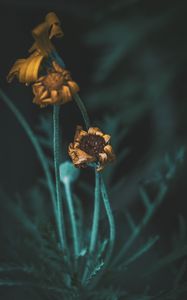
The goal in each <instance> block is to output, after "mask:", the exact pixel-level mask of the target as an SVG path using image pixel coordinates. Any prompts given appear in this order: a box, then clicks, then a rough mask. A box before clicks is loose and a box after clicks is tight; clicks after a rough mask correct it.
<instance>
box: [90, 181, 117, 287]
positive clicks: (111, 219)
mask: <svg viewBox="0 0 187 300" xmlns="http://www.w3.org/2000/svg"><path fill="white" fill-rule="evenodd" d="M101 195H102V199H103V203H104V206H105V210H106V213H107V217H108V221H109V226H110V238H109V249H108V251H107V254H106V258H105V261H104V267H103V269H102V270H101V271H100V273H99V274H98V275H97V277H96V278H95V280H94V281H93V283H92V288H93V287H95V285H96V284H97V282H98V281H99V279H100V278H101V276H102V274H103V272H104V271H105V270H106V267H107V265H108V263H109V262H110V258H111V255H112V252H113V249H114V242H115V235H116V234H115V223H114V217H113V213H112V209H111V207H110V201H109V197H108V193H107V189H106V186H105V183H104V180H103V178H102V177H101Z"/></svg>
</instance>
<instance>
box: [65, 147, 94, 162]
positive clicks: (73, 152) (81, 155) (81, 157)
mask: <svg viewBox="0 0 187 300" xmlns="http://www.w3.org/2000/svg"><path fill="white" fill-rule="evenodd" d="M68 153H69V155H70V157H71V159H72V161H73V164H74V165H75V166H81V165H83V164H87V163H91V162H94V161H95V160H96V159H95V157H93V156H91V155H89V154H87V153H86V152H84V151H82V150H80V149H79V148H75V147H74V144H73V143H71V144H70V146H69V149H68Z"/></svg>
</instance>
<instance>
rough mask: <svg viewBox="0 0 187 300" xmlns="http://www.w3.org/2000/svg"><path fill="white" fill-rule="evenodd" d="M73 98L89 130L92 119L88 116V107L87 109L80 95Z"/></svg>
mask: <svg viewBox="0 0 187 300" xmlns="http://www.w3.org/2000/svg"><path fill="white" fill-rule="evenodd" d="M73 97H74V99H75V102H76V104H77V106H78V108H79V109H80V111H81V114H82V117H83V119H84V123H85V126H86V129H87V130H88V129H89V127H90V118H89V116H88V113H87V110H86V107H85V105H84V103H83V101H82V100H81V98H80V96H79V95H78V94H74V95H73Z"/></svg>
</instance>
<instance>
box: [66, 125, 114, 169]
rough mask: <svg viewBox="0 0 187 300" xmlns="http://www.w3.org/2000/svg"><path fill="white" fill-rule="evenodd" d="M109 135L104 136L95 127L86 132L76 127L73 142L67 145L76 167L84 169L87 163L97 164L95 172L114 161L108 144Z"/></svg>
mask: <svg viewBox="0 0 187 300" xmlns="http://www.w3.org/2000/svg"><path fill="white" fill-rule="evenodd" d="M110 139H111V137H110V135H108V134H104V133H103V132H102V131H101V130H100V129H99V128H97V127H90V128H89V129H88V131H84V130H82V127H81V126H77V129H76V133H75V137H74V142H73V143H71V144H70V145H69V149H68V153H69V155H70V157H71V159H72V161H73V164H74V165H75V166H76V167H80V168H84V167H86V166H87V165H88V164H89V163H97V164H98V166H97V171H101V170H102V169H103V168H104V166H105V165H106V164H107V163H109V162H111V161H113V160H114V159H115V154H114V152H113V149H112V146H111V145H110V144H109V142H110Z"/></svg>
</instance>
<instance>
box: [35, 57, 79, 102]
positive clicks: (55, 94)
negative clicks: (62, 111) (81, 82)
mask: <svg viewBox="0 0 187 300" xmlns="http://www.w3.org/2000/svg"><path fill="white" fill-rule="evenodd" d="M52 66H53V67H52V69H49V70H48V74H47V75H46V76H42V77H40V78H39V79H38V80H37V81H36V82H35V83H34V84H33V93H34V95H35V98H34V100H33V102H34V103H36V104H38V105H40V106H41V107H44V106H46V105H48V104H64V103H66V102H69V101H71V100H72V96H73V95H74V94H75V93H77V92H78V91H79V87H78V85H77V84H76V83H75V82H74V81H73V80H72V78H71V75H70V72H69V71H67V70H66V69H64V68H62V67H60V66H59V65H58V64H57V63H56V62H55V61H53V62H52Z"/></svg>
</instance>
